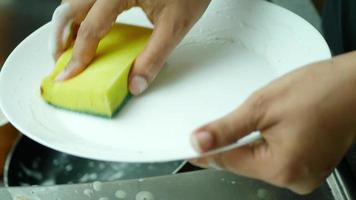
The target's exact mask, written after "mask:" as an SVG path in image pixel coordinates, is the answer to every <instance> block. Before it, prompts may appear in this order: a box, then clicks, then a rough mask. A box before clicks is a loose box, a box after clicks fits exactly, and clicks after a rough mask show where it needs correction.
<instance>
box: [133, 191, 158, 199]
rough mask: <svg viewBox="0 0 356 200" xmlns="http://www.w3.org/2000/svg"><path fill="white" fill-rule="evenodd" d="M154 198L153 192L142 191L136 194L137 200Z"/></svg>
mask: <svg viewBox="0 0 356 200" xmlns="http://www.w3.org/2000/svg"><path fill="white" fill-rule="evenodd" d="M154 199H155V198H154V196H153V194H152V193H151V192H148V191H141V192H139V193H137V194H136V200H154Z"/></svg>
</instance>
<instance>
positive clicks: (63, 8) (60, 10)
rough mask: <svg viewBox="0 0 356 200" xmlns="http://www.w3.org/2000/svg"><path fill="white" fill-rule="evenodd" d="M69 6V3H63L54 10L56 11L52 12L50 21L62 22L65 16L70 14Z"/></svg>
mask: <svg viewBox="0 0 356 200" xmlns="http://www.w3.org/2000/svg"><path fill="white" fill-rule="evenodd" d="M70 9H71V8H70V4H69V3H64V4H62V5H60V6H58V7H57V8H56V10H55V11H54V12H53V16H52V21H58V20H63V18H64V17H65V16H67V15H68V13H70Z"/></svg>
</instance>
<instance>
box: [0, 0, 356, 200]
mask: <svg viewBox="0 0 356 200" xmlns="http://www.w3.org/2000/svg"><path fill="white" fill-rule="evenodd" d="M58 4H59V1H53V0H1V1H0V66H1V65H2V63H3V62H4V61H5V59H6V57H7V56H8V55H9V54H10V52H11V51H12V50H13V49H14V48H15V47H16V45H17V44H18V43H19V42H20V41H22V40H23V39H24V38H25V37H26V36H27V35H29V34H30V33H31V32H33V31H34V30H35V29H37V28H38V27H40V26H41V25H43V24H45V23H46V22H48V21H49V20H50V18H51V15H52V12H53V10H54V9H55V7H56V6H57V5H58ZM188 170H189V169H188ZM178 176H179V175H178ZM350 177H351V174H350V173H349V172H348V171H347V168H346V167H343V166H342V164H341V166H340V167H339V168H338V169H336V170H335V171H334V172H333V174H332V175H331V176H330V177H329V178H328V180H327V182H326V183H324V184H323V185H322V186H321V187H320V188H319V189H318V190H316V191H315V192H314V193H312V194H311V195H309V196H304V197H300V196H297V195H294V194H292V193H290V192H289V191H287V190H284V189H280V188H275V187H272V186H270V185H267V184H263V183H260V182H258V181H254V180H250V179H246V178H242V177H241V178H238V179H237V180H240V181H241V184H242V185H241V187H243V188H250V190H248V189H247V190H246V193H249V192H252V191H254V188H256V187H259V188H262V189H263V191H269V192H271V193H275V194H276V195H275V196H278V197H281V198H278V199H286V198H288V199H337V200H352V199H356V197H355V194H353V192H354V191H352V190H355V185H353V184H354V183H352V181H351V179H349V178H350ZM246 184H248V187H247V185H246ZM192 187H194V186H192ZM261 191H262V190H261ZM216 192H219V190H218V188H217V190H216ZM241 196H243V195H241ZM235 198H236V197H231V198H230V199H235ZM0 199H2V198H1V193H0Z"/></svg>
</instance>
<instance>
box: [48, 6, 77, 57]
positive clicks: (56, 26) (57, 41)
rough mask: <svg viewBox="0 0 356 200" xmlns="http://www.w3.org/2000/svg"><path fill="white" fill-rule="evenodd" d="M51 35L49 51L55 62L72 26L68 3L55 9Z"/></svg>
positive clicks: (65, 44) (63, 47)
mask: <svg viewBox="0 0 356 200" xmlns="http://www.w3.org/2000/svg"><path fill="white" fill-rule="evenodd" d="M51 23H52V27H53V29H52V31H53V32H52V34H51V37H50V40H49V50H50V52H51V53H52V56H53V58H54V59H55V60H57V59H58V57H59V55H60V54H61V52H62V51H63V50H64V49H65V48H66V46H67V43H68V40H69V35H70V28H71V24H72V9H71V6H70V4H69V3H64V4H62V5H60V6H58V7H57V8H56V10H55V11H54V13H53V16H52V20H51Z"/></svg>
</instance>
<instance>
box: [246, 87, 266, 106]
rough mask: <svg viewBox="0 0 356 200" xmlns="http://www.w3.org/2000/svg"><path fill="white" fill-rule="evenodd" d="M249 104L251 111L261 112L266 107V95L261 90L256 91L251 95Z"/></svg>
mask: <svg viewBox="0 0 356 200" xmlns="http://www.w3.org/2000/svg"><path fill="white" fill-rule="evenodd" d="M250 102H251V103H250V106H251V107H252V109H253V110H255V111H258V110H263V109H264V108H266V106H267V94H266V93H265V92H264V91H262V90H258V91H256V92H254V93H253V94H252V95H251V97H250Z"/></svg>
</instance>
